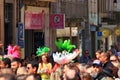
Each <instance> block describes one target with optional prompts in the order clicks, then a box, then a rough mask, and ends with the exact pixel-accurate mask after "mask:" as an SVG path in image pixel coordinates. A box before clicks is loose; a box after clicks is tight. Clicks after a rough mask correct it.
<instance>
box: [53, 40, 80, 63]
mask: <svg viewBox="0 0 120 80" xmlns="http://www.w3.org/2000/svg"><path fill="white" fill-rule="evenodd" d="M55 44H56V46H57V48H58V49H59V50H60V52H56V53H53V59H54V61H55V62H57V63H58V64H65V63H68V62H70V61H72V59H74V58H75V57H77V56H78V54H79V52H80V51H79V50H78V49H76V50H75V51H73V52H71V50H72V49H73V48H76V46H75V45H71V44H70V40H69V39H68V40H65V41H64V42H63V41H62V40H61V39H58V41H56V42H55Z"/></svg>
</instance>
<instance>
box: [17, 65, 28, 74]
mask: <svg viewBox="0 0 120 80" xmlns="http://www.w3.org/2000/svg"><path fill="white" fill-rule="evenodd" d="M26 74H27V70H26V68H25V67H19V68H18V69H17V74H16V75H17V76H18V75H26Z"/></svg>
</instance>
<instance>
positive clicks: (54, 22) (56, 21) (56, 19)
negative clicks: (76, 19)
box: [49, 14, 65, 29]
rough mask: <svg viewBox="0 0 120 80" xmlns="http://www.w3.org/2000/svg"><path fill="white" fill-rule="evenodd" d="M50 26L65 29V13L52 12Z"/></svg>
mask: <svg viewBox="0 0 120 80" xmlns="http://www.w3.org/2000/svg"><path fill="white" fill-rule="evenodd" d="M49 22H50V27H51V28H56V29H64V27H65V15H64V14H50V20H49Z"/></svg>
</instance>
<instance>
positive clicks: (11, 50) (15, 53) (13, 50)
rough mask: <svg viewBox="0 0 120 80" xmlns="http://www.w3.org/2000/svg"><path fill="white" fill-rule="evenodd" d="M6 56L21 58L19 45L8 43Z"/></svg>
mask: <svg viewBox="0 0 120 80" xmlns="http://www.w3.org/2000/svg"><path fill="white" fill-rule="evenodd" d="M7 50H8V51H7V57H10V58H21V55H20V47H19V46H17V45H14V46H12V45H8V48H7Z"/></svg>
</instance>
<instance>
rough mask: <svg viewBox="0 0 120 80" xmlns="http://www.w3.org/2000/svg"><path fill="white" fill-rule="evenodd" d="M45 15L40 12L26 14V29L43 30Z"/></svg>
mask: <svg viewBox="0 0 120 80" xmlns="http://www.w3.org/2000/svg"><path fill="white" fill-rule="evenodd" d="M42 26H43V14H42V13H38V12H25V29H42Z"/></svg>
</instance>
